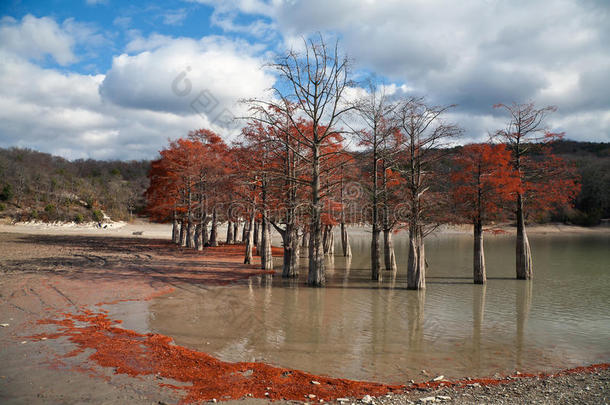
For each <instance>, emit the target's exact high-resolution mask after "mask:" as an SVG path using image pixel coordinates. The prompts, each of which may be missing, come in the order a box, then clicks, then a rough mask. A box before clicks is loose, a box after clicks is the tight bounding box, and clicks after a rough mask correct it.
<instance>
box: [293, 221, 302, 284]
mask: <svg viewBox="0 0 610 405" xmlns="http://www.w3.org/2000/svg"><path fill="white" fill-rule="evenodd" d="M300 256H301V244H300V243H299V230H298V228H294V230H293V231H292V263H293V266H294V267H295V269H296V266H297V264H298V260H299V257H300ZM296 272H297V274H298V270H296Z"/></svg>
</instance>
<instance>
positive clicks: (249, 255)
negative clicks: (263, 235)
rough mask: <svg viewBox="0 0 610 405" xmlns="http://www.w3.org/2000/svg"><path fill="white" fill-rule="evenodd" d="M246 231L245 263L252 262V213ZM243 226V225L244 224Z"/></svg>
mask: <svg viewBox="0 0 610 405" xmlns="http://www.w3.org/2000/svg"><path fill="white" fill-rule="evenodd" d="M249 224H250V225H249V226H248V232H247V233H246V254H245V257H244V263H245V264H252V247H253V246H254V214H252V216H251V217H250V221H249ZM244 226H245V225H244Z"/></svg>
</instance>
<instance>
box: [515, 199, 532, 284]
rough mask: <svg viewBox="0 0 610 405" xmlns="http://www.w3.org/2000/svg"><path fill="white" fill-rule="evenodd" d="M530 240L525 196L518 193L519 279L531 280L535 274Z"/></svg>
mask: <svg viewBox="0 0 610 405" xmlns="http://www.w3.org/2000/svg"><path fill="white" fill-rule="evenodd" d="M533 272H534V269H533V265H532V252H531V249H530V242H529V240H528V239H527V233H526V232H525V216H524V213H523V197H522V196H521V194H519V195H517V279H519V280H531V279H532V277H533V276H534V273H533Z"/></svg>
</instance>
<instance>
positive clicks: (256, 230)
mask: <svg viewBox="0 0 610 405" xmlns="http://www.w3.org/2000/svg"><path fill="white" fill-rule="evenodd" d="M259 228H260V227H259V225H258V221H255V222H254V246H258V236H259Z"/></svg>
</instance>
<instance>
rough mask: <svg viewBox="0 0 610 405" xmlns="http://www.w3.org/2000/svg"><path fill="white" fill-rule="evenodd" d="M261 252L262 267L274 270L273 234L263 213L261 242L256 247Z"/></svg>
mask: <svg viewBox="0 0 610 405" xmlns="http://www.w3.org/2000/svg"><path fill="white" fill-rule="evenodd" d="M259 248H260V252H261V255H260V256H261V269H264V270H273V255H272V253H271V235H270V232H269V223H267V220H266V219H265V216H264V215H263V221H262V223H261V244H260V245H259V246H258V247H257V248H256V250H259Z"/></svg>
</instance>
